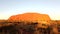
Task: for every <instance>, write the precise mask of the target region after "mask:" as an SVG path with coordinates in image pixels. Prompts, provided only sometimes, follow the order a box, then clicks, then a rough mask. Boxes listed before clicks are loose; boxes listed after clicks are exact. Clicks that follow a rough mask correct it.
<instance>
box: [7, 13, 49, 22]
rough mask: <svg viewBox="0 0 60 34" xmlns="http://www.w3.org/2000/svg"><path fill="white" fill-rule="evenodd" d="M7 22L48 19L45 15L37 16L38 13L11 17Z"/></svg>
mask: <svg viewBox="0 0 60 34" xmlns="http://www.w3.org/2000/svg"><path fill="white" fill-rule="evenodd" d="M8 20H9V21H33V22H35V21H50V17H49V16H48V15H47V14H39V13H24V14H18V15H13V16H11V17H10V18H9V19H8Z"/></svg>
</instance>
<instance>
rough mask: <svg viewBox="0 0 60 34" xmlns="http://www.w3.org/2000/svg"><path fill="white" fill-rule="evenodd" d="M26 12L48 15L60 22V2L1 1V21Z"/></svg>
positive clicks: (56, 0)
mask: <svg viewBox="0 0 60 34" xmlns="http://www.w3.org/2000/svg"><path fill="white" fill-rule="evenodd" d="M26 12H35V13H42V14H48V15H49V16H50V18H51V19H52V20H60V0H0V19H8V18H9V17H10V16H12V15H17V14H22V13H26Z"/></svg>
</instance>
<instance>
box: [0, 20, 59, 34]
mask: <svg viewBox="0 0 60 34" xmlns="http://www.w3.org/2000/svg"><path fill="white" fill-rule="evenodd" d="M26 22H27V21H26ZM57 22H58V21H56V23H57ZM59 23H60V22H59ZM59 23H57V24H51V25H50V26H49V25H48V27H47V28H41V27H40V28H38V27H37V25H38V24H39V23H38V22H31V23H30V22H28V23H26V24H25V23H24V21H20V22H7V21H5V22H1V23H0V34H60V24H59ZM1 24H2V25H1ZM42 26H46V25H45V24H42ZM55 28H57V31H58V32H56V31H55V30H54V29H55Z"/></svg>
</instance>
